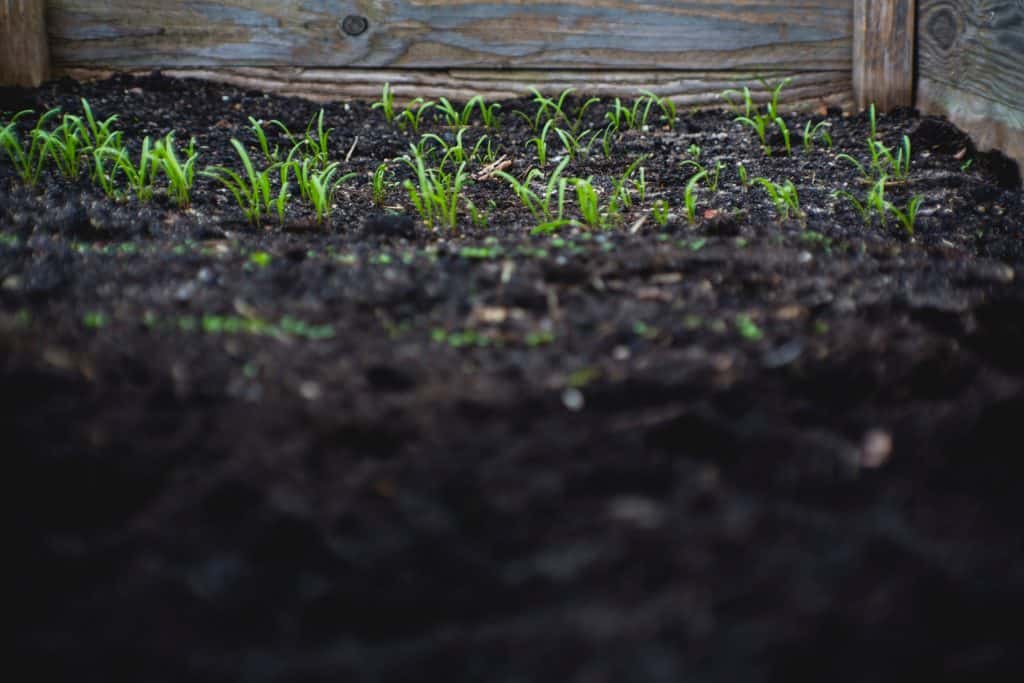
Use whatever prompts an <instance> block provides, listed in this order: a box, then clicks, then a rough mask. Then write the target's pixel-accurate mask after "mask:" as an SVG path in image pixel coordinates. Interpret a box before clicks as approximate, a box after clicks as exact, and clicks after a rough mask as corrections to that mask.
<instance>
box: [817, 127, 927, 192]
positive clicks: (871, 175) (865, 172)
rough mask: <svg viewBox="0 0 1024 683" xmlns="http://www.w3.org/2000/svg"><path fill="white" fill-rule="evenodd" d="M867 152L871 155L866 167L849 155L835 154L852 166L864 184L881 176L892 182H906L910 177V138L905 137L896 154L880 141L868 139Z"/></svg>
mask: <svg viewBox="0 0 1024 683" xmlns="http://www.w3.org/2000/svg"><path fill="white" fill-rule="evenodd" d="M867 145H868V151H869V152H870V154H871V161H870V164H869V165H868V166H865V165H864V164H862V163H861V162H860V161H859V160H857V159H856V158H854V157H853V156H851V155H849V154H845V153H844V154H837V155H836V158H837V159H843V160H844V161H848V162H850V163H851V164H853V165H854V166H855V167H856V168H857V172H858V173H860V176H861V178H862V179H863V180H864V181H865V182H874V181H876V180H877V179H878V178H881V177H882V176H887V177H888V178H890V179H891V181H892V182H900V183H902V182H906V181H907V180H908V179H909V177H910V160H911V156H912V155H911V150H910V138H909V137H907V136H906V135H904V136H903V139H902V141H901V143H900V146H899V148H898V149H896V153H895V154H893V148H891V147H888V146H887V145H885V143H883V142H881V141H880V140H875V139H871V138H869V139H868V141H867Z"/></svg>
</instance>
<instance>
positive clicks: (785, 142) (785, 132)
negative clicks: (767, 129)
mask: <svg viewBox="0 0 1024 683" xmlns="http://www.w3.org/2000/svg"><path fill="white" fill-rule="evenodd" d="M775 127H776V128H778V129H779V131H781V132H782V146H783V147H785V148H786V155H787V156H792V155H793V145H792V143H791V142H790V140H789V126H787V125H786V121H785V120H784V119H783V118H782V117H781V116H776V117H775Z"/></svg>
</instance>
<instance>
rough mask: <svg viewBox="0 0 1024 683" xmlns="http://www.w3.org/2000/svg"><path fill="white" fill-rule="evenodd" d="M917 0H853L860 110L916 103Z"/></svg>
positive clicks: (855, 73)
mask: <svg viewBox="0 0 1024 683" xmlns="http://www.w3.org/2000/svg"><path fill="white" fill-rule="evenodd" d="M914 24H915V0H854V2H853V65H852V66H853V91H854V97H855V99H856V101H857V107H858V108H859V109H866V108H867V107H868V105H870V104H871V103H874V104H875V106H876V107H877V108H878V109H880V110H882V111H889V110H891V109H893V108H895V107H909V106H912V105H913V103H914Z"/></svg>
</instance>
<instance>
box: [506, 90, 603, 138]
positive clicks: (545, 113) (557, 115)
mask: <svg viewBox="0 0 1024 683" xmlns="http://www.w3.org/2000/svg"><path fill="white" fill-rule="evenodd" d="M530 92H531V93H533V101H534V103H535V104H536V105H537V111H536V113H535V114H534V115H533V116H532V117H530V116H528V115H527V114H525V113H524V112H521V111H516V112H513V113H514V114H516V115H517V116H519V117H520V118H522V119H523V120H524V121H526V123H527V125H529V126H530V128H531V129H532V130H533V132H534V133H538V132H540V131H541V129H542V128H543V126H544V124H545V123H547V122H549V121H550V122H554V123H559V122H562V121H564V122H565V124H566V125H567V126H568V127H569V130H570V131H571V132H572V133H573V134H576V133H577V132H578V131H579V129H580V127H581V126H582V124H583V116H584V114H585V113H586V111H587V109H589V108H590V107H591V106H592V105H594V104H597V103H598V102H600V100H599V99H598V98H596V97H591V98H590V99H588V100H587V101H586V102H584V103H583V104H582V105H580V108H579V109H578V110H577V111H576V117H575V118H570V117H569V113H568V112H567V111H566V110H565V101H566V99H568V97H569V95H571V94H572V93H573V92H575V88H566V89H565V90H563V91H562V92H561V94H560V95H559V96H558V99H557V100H554V99H551V98H549V97H546V96H544V95H543V94H542V93H541V92H540V91H539V90H537V89H536V88H530Z"/></svg>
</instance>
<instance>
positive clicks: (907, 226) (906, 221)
mask: <svg viewBox="0 0 1024 683" xmlns="http://www.w3.org/2000/svg"><path fill="white" fill-rule="evenodd" d="M923 202H924V197H923V196H921V195H919V194H916V195H914V196H913V197H911V198H910V201H909V202H907V205H906V206H905V207H903V210H902V211H901V210H899V209H897V208H896V207H895V206H894V205H893V204H892V203H889V202H886V204H885V208H886V209H887V210H888V211H889V213H891V214H892V215H893V216H895V217H896V220H898V221H899V223H900V225H901V226H903V229H904V230H905V231H906V233H907V234H908V235H911V236H913V234H914V226H915V224H916V223H917V213H918V211H919V210H920V209H921V204H922V203H923Z"/></svg>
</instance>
